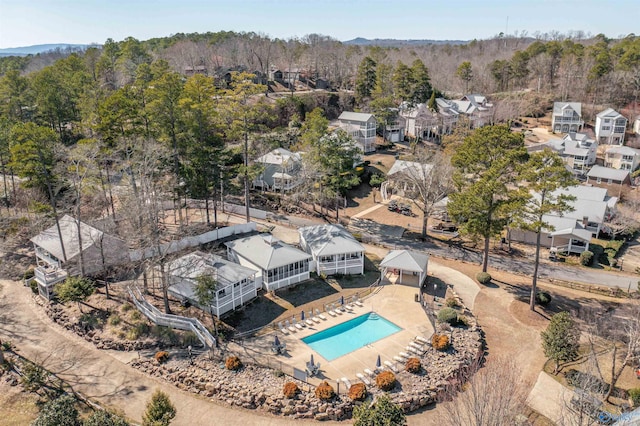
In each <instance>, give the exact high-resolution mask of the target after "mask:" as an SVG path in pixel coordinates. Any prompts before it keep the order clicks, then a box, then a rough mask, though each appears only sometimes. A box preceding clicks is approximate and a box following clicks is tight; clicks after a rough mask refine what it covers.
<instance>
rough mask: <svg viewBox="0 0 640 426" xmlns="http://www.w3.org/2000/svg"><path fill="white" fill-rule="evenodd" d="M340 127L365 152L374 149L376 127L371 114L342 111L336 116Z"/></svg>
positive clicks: (374, 119)
mask: <svg viewBox="0 0 640 426" xmlns="http://www.w3.org/2000/svg"><path fill="white" fill-rule="evenodd" d="M338 120H339V121H340V127H341V128H342V129H343V130H344V131H345V132H347V133H348V134H349V135H350V136H351V137H352V138H353V139H354V140H355V141H356V143H357V144H358V147H359V148H360V150H362V152H364V153H365V154H367V153H369V152H373V151H375V150H376V128H377V126H378V124H377V122H376V118H375V117H374V116H373V114H366V113H362V112H351V111H344V112H343V113H342V114H340V117H338Z"/></svg>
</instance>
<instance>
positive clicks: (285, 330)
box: [278, 321, 289, 334]
mask: <svg viewBox="0 0 640 426" xmlns="http://www.w3.org/2000/svg"><path fill="white" fill-rule="evenodd" d="M278 328H280V331H281V332H282V334H289V330H287V329H286V328H284V325H282V321H280V322H278Z"/></svg>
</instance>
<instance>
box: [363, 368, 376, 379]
mask: <svg viewBox="0 0 640 426" xmlns="http://www.w3.org/2000/svg"><path fill="white" fill-rule="evenodd" d="M364 372H365V374H367V375H369V377H374V376H375V374H374V372H373V371H371V370H369V369H368V368H365V369H364Z"/></svg>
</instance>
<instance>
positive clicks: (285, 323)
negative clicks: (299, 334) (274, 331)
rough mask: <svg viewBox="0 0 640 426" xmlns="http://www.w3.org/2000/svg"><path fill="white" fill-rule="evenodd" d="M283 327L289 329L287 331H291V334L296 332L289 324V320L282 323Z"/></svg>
mask: <svg viewBox="0 0 640 426" xmlns="http://www.w3.org/2000/svg"><path fill="white" fill-rule="evenodd" d="M284 325H285V326H286V327H287V329H289V331H291V332H292V333H295V332H296V328H295V327H294V326H293V324H289V320H286V321H285V322H284Z"/></svg>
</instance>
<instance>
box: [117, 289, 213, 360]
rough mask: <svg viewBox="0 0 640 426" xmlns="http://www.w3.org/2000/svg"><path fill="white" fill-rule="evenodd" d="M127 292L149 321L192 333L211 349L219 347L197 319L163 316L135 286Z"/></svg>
mask: <svg viewBox="0 0 640 426" xmlns="http://www.w3.org/2000/svg"><path fill="white" fill-rule="evenodd" d="M127 291H128V292H129V296H131V300H132V301H133V304H134V305H136V308H138V310H139V311H140V312H142V313H143V314H144V316H146V317H147V318H149V321H151V322H153V323H154V324H157V325H163V326H165V327H172V328H177V329H179V330H187V331H191V332H193V333H194V334H195V335H196V336H197V337H198V339H199V340H200V342H201V343H202V345H203V346H205V347H207V348H209V349H211V348H215V347H216V346H217V344H216V338H215V337H213V336H212V335H211V333H209V330H207V328H206V327H205V326H204V325H203V324H202V323H201V322H200V321H198V320H197V319H195V318H187V317H181V316H178V315H171V314H163V313H162V312H160V310H158V308H156V307H155V306H153V305H152V304H151V303H149V302H147V300H146V299H145V298H144V296H143V295H142V293H141V292H140V289H139V288H138V287H137V286H135V285H130V286H129V287H127Z"/></svg>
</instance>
